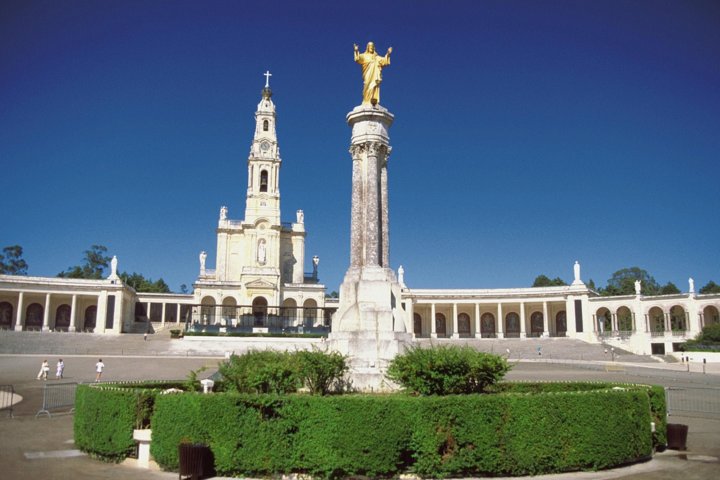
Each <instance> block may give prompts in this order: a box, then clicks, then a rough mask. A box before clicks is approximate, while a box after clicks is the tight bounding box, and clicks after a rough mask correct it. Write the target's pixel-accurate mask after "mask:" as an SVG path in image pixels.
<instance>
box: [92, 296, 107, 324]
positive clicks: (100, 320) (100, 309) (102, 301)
mask: <svg viewBox="0 0 720 480" xmlns="http://www.w3.org/2000/svg"><path fill="white" fill-rule="evenodd" d="M107 300H108V292H107V290H103V291H102V292H100V295H98V299H97V313H96V314H95V333H105V317H107Z"/></svg>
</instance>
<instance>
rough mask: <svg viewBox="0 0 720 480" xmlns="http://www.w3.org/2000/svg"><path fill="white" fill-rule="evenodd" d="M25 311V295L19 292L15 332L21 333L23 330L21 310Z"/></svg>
mask: <svg viewBox="0 0 720 480" xmlns="http://www.w3.org/2000/svg"><path fill="white" fill-rule="evenodd" d="M24 309H25V293H24V292H20V295H18V305H17V312H15V331H16V332H22V329H23V310H24Z"/></svg>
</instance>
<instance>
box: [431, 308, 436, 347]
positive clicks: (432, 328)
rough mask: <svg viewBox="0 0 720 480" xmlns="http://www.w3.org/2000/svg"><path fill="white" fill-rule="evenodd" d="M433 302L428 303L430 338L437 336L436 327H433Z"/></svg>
mask: <svg viewBox="0 0 720 480" xmlns="http://www.w3.org/2000/svg"><path fill="white" fill-rule="evenodd" d="M435 327H436V325H435V304H434V303H431V304H430V338H437V328H435Z"/></svg>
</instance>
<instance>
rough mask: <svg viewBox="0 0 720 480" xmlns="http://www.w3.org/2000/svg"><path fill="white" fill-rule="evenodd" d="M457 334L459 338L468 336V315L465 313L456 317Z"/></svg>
mask: <svg viewBox="0 0 720 480" xmlns="http://www.w3.org/2000/svg"><path fill="white" fill-rule="evenodd" d="M457 333H458V334H459V335H460V336H461V337H469V336H470V333H471V331H470V315H468V314H467V313H461V314H460V315H458V331H457Z"/></svg>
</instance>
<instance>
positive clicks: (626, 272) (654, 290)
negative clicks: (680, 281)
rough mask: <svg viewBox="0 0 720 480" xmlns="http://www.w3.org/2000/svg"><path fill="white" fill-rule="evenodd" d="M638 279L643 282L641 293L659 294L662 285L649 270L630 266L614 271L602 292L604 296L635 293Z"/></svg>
mask: <svg viewBox="0 0 720 480" xmlns="http://www.w3.org/2000/svg"><path fill="white" fill-rule="evenodd" d="M636 280H640V282H642V286H641V290H640V293H642V294H643V295H657V294H658V293H659V292H660V285H658V283H657V282H656V281H655V279H654V278H653V277H652V276H651V275H650V274H649V273H648V272H647V271H645V270H643V269H642V268H639V267H630V268H623V269H622V270H618V271H617V272H615V273H613V275H612V277H610V280H608V282H607V287H605V288H601V289H600V294H601V295H604V296H613V295H634V294H635V281H636ZM676 288H677V287H676Z"/></svg>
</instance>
